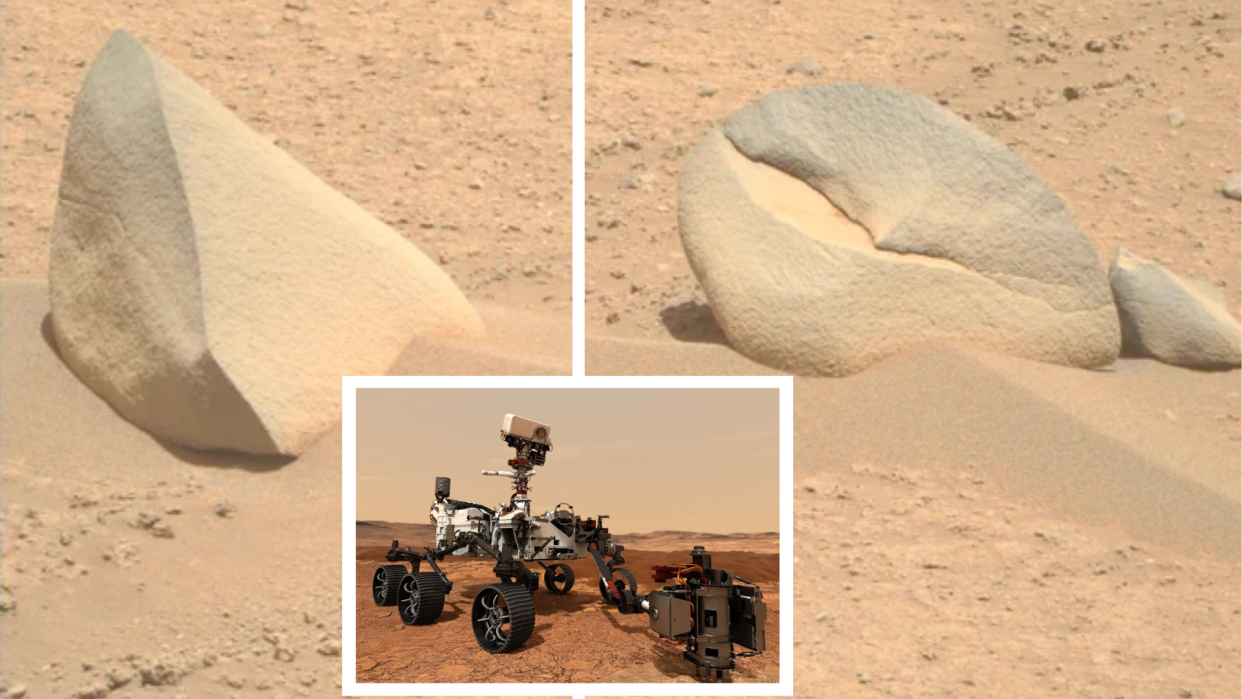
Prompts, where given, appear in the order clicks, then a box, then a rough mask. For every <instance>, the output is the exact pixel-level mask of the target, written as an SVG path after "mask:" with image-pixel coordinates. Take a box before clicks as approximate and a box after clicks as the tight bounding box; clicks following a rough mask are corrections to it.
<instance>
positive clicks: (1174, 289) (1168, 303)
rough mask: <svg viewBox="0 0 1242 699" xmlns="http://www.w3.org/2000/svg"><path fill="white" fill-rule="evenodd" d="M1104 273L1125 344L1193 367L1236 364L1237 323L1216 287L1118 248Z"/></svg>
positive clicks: (1241, 359) (1240, 345) (1241, 342)
mask: <svg viewBox="0 0 1242 699" xmlns="http://www.w3.org/2000/svg"><path fill="white" fill-rule="evenodd" d="M1109 279H1110V280H1111V282H1112V285H1113V294H1114V296H1116V298H1117V310H1118V313H1120V315H1121V336H1122V340H1123V345H1124V346H1125V347H1126V349H1127V350H1129V351H1133V352H1135V353H1138V354H1141V355H1143V356H1147V357H1154V358H1155V359H1159V360H1160V361H1162V362H1164V363H1166V364H1175V365H1177V366H1184V367H1191V368H1197V369H1223V368H1229V367H1236V366H1240V365H1242V325H1239V324H1238V321H1237V320H1236V319H1235V318H1234V317H1233V316H1232V315H1230V314H1229V309H1228V307H1226V305H1225V296H1224V294H1222V293H1221V291H1220V289H1219V288H1217V287H1215V286H1213V285H1212V284H1211V283H1210V282H1207V281H1205V280H1202V279H1188V278H1185V277H1180V276H1178V275H1176V274H1174V273H1173V272H1170V271H1169V270H1168V269H1166V268H1164V267H1163V266H1161V265H1159V264H1157V263H1155V262H1151V261H1149V260H1146V259H1143V258H1142V257H1139V256H1138V255H1136V254H1134V253H1132V252H1130V251H1129V250H1126V249H1125V248H1119V249H1118V250H1117V256H1116V257H1114V258H1113V264H1112V268H1111V269H1110V270H1109Z"/></svg>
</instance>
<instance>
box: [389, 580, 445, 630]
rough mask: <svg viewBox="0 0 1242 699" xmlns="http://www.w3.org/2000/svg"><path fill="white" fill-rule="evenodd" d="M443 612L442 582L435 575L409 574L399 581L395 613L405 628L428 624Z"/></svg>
mask: <svg viewBox="0 0 1242 699" xmlns="http://www.w3.org/2000/svg"><path fill="white" fill-rule="evenodd" d="M443 611H444V581H442V580H441V579H440V576H439V575H438V574H436V573H411V574H410V575H407V576H405V577H404V578H402V579H401V591H400V592H399V593H398V595H397V613H398V614H400V615H401V622H402V623H403V624H405V625H406V626H421V625H423V624H430V623H431V622H433V621H435V620H436V619H439V618H440V613H441V612H443Z"/></svg>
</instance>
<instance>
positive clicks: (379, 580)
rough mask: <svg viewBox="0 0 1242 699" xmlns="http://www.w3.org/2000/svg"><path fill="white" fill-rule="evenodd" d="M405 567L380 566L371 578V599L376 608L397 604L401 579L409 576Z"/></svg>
mask: <svg viewBox="0 0 1242 699" xmlns="http://www.w3.org/2000/svg"><path fill="white" fill-rule="evenodd" d="M409 573H410V571H408V570H406V568H405V566H380V567H379V568H376V569H375V577H373V578H371V597H372V598H373V599H374V600H375V606H377V607H391V606H393V605H395V604H396V603H397V593H398V592H399V591H400V590H401V578H404V577H405V576H407V575H409Z"/></svg>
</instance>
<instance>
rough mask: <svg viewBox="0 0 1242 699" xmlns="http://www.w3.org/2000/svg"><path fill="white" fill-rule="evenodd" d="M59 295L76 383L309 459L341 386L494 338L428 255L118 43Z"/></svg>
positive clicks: (92, 127)
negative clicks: (483, 336) (441, 338)
mask: <svg viewBox="0 0 1242 699" xmlns="http://www.w3.org/2000/svg"><path fill="white" fill-rule="evenodd" d="M49 285H50V293H51V305H52V329H53V333H54V336H55V341H56V344H57V348H58V350H59V351H60V353H61V356H62V357H63V358H64V360H65V362H66V363H67V364H68V365H69V367H70V368H71V369H72V370H73V371H74V372H75V373H76V374H77V375H78V377H80V378H81V380H82V381H83V382H85V383H86V384H87V385H89V386H90V387H91V388H92V389H93V390H95V391H96V392H97V393H98V394H99V395H100V396H101V397H103V398H104V400H106V401H107V402H108V403H109V404H111V405H112V407H113V408H115V409H116V410H117V411H118V412H120V413H121V414H122V415H123V416H125V417H126V418H128V419H129V420H131V421H132V422H134V423H135V424H137V425H138V426H140V427H142V428H144V429H146V430H148V431H149V432H151V433H152V434H154V435H155V436H157V437H159V438H162V439H165V440H169V441H171V442H175V443H178V444H182V445H188V446H191V447H197V448H205V449H229V450H236V451H243V452H250V453H257V454H276V453H279V454H298V453H300V452H301V451H302V450H303V449H305V448H306V447H307V446H309V444H310V443H311V442H312V441H313V440H314V439H315V437H316V436H317V435H318V434H319V433H320V432H322V431H323V430H324V429H326V428H328V427H330V426H332V425H333V424H335V423H336V422H337V421H338V420H339V413H340V400H341V377H342V376H343V375H349V374H379V373H383V372H384V371H385V370H387V368H388V367H389V366H390V365H391V363H392V362H393V361H394V360H395V359H396V357H397V356H398V354H399V353H400V352H401V350H402V349H403V347H404V346H405V345H406V344H407V343H408V341H409V340H410V339H411V338H412V337H414V336H415V335H426V334H453V335H473V334H476V333H478V332H480V331H481V323H480V321H479V319H478V317H477V315H476V314H475V312H474V309H473V308H472V307H471V306H470V304H469V303H468V302H467V301H466V299H465V298H464V297H463V296H462V294H461V292H460V291H459V290H458V289H457V287H456V286H455V285H454V284H453V282H452V280H451V279H449V278H448V276H446V275H445V274H444V273H443V272H442V271H441V270H440V269H439V268H438V267H437V266H436V265H435V264H434V263H433V262H431V261H430V260H429V259H427V257H426V256H424V255H423V254H422V253H421V252H420V251H419V250H418V249H416V248H415V247H414V246H413V245H411V244H409V243H408V242H406V241H405V240H404V239H402V238H401V236H400V235H399V234H398V233H397V232H395V231H393V230H392V229H390V228H389V227H387V226H385V225H384V224H383V223H381V222H380V221H378V220H376V219H375V218H374V217H372V216H371V215H369V214H368V213H367V212H366V211H364V210H363V209H362V208H361V207H359V206H358V205H357V204H355V203H354V202H352V201H350V200H349V199H347V198H346V197H344V196H342V195H341V194H340V193H338V192H336V191H335V190H333V189H332V188H331V187H330V186H328V185H327V184H325V183H324V182H322V181H321V180H319V179H318V178H316V177H315V176H314V175H312V174H311V173H310V172H308V171H307V170H306V169H305V168H303V167H302V166H301V165H300V164H298V163H297V162H296V161H294V160H293V159H292V158H291V157H289V156H288V155H287V154H285V153H284V152H282V151H281V150H280V149H278V148H276V147H275V146H274V145H272V144H271V143H270V142H269V141H268V140H267V139H265V138H264V137H263V136H261V135H259V134H258V133H255V132H254V131H252V130H250V129H249V128H248V127H246V125H245V124H244V123H242V121H241V120H239V119H238V118H237V117H236V116H234V115H233V113H232V112H230V111H229V110H228V109H227V108H225V107H224V106H223V105H221V104H220V103H218V102H217V101H215V100H214V99H213V98H212V97H211V96H210V95H209V94H208V93H207V92H206V91H204V90H203V89H201V88H200V87H198V86H197V85H195V84H194V83H193V82H192V81H191V80H190V79H189V78H187V77H185V76H184V75H182V74H181V73H179V72H177V71H176V70H175V69H173V68H171V67H170V66H168V65H166V64H165V63H163V62H162V61H161V60H160V59H159V58H158V57H157V56H155V55H154V54H153V53H152V52H151V51H149V50H148V49H147V48H146V47H144V46H143V45H142V44H141V43H140V42H138V41H137V40H135V39H133V38H132V37H130V36H128V35H126V34H124V33H120V32H118V33H117V34H115V35H113V37H112V38H111V40H109V42H108V44H107V45H106V46H105V47H104V49H103V51H102V52H101V53H100V55H99V56H98V57H97V58H96V60H95V62H94V64H93V65H92V66H91V69H90V73H89V75H88V76H87V78H86V82H85V84H84V85H83V86H82V90H81V93H80V94H79V95H78V99H77V104H76V106H75V108H74V113H73V117H72V120H71V125H70V130H69V137H68V143H67V145H66V149H65V159H64V170H63V173H62V179H61V186H60V197H59V202H58V206H57V211H56V220H55V223H54V226H53V231H52V248H51V259H50V271H49Z"/></svg>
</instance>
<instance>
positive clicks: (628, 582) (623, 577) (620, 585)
mask: <svg viewBox="0 0 1242 699" xmlns="http://www.w3.org/2000/svg"><path fill="white" fill-rule="evenodd" d="M612 579H613V582H615V583H616V584H617V590H618V591H621V590H629V591H630V592H632V593H634V594H638V580H637V579H635V577H634V574H633V573H631V572H630V571H628V570H626V569H625V568H615V569H613V571H612ZM599 594H600V596H601V597H603V598H604V601H605V602H607V603H608V604H613V605H615V604H616V603H617V601H616V600H614V599H613V598H612V594H611V593H610V592H609V590H608V585H607V583H605V582H604V581H603V580H600V581H599Z"/></svg>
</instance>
